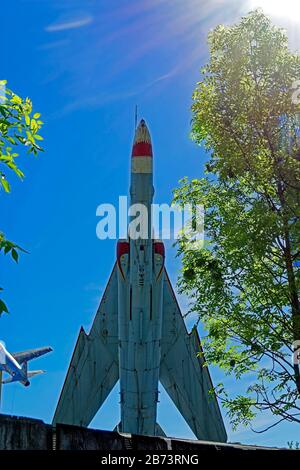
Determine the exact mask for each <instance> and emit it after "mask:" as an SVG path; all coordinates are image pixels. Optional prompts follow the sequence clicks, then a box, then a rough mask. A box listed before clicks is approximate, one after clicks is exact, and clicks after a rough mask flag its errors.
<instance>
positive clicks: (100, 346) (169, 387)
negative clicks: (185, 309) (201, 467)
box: [53, 120, 227, 442]
mask: <svg viewBox="0 0 300 470" xmlns="http://www.w3.org/2000/svg"><path fill="white" fill-rule="evenodd" d="M153 194H154V188H153V153H152V143H151V137H150V133H149V130H148V128H147V125H146V123H145V121H144V120H141V121H140V123H139V125H138V126H137V128H136V131H135V137H134V142H133V147H132V154H131V186H130V204H131V207H133V206H134V205H135V204H142V205H143V207H146V209H147V213H148V217H147V220H146V219H142V221H141V226H143V227H142V228H141V230H140V232H141V236H140V237H137V236H136V234H134V236H133V233H132V232H131V231H130V230H129V233H128V238H127V239H125V240H119V241H118V243H117V250H116V251H117V252H116V262H115V264H114V267H113V270H112V273H111V276H110V278H109V281H108V284H107V287H106V289H105V292H104V295H103V298H102V300H101V302H100V305H99V308H98V311H97V313H96V317H95V319H94V322H93V325H92V327H91V330H90V333H89V334H86V333H85V331H84V330H83V328H81V330H80V333H79V337H78V340H77V343H76V346H75V350H74V352H73V356H72V359H71V363H70V366H69V369H68V372H67V376H66V379H65V382H64V385H63V388H62V391H61V395H60V398H59V401H58V405H57V408H56V412H55V415H54V419H53V423H54V424H56V423H65V424H71V425H78V426H88V425H89V423H90V422H91V420H92V419H93V417H94V416H95V414H96V413H97V411H98V410H99V408H100V407H101V405H102V404H103V402H104V401H105V399H106V398H107V396H108V395H109V393H110V392H111V390H112V388H113V387H114V385H115V384H116V383H117V381H118V380H120V409H121V410H120V411H121V413H120V414H121V421H120V424H119V425H118V426H117V430H118V431H120V432H125V433H131V434H141V435H164V432H163V430H162V429H161V427H160V426H159V425H158V423H157V404H158V402H159V388H158V387H159V381H160V383H161V384H162V386H163V387H164V388H165V390H166V391H167V393H168V394H169V396H170V397H171V399H172V400H173V402H174V403H175V405H176V406H177V408H178V410H179V412H180V413H181V414H182V416H183V417H184V418H185V420H186V422H187V424H188V425H189V426H190V428H191V429H192V431H193V432H194V434H195V436H196V437H197V438H198V439H203V440H214V441H222V442H224V441H226V439H227V436H226V431H225V427H224V424H223V419H222V415H221V413H220V409H219V406H218V402H217V399H216V397H215V396H214V394H213V393H211V392H210V391H211V390H212V388H213V385H212V382H211V378H210V374H209V371H208V368H207V367H204V363H205V360H204V357H203V355H201V354H200V355H199V353H200V352H202V349H201V343H200V339H199V336H198V332H197V329H196V328H193V329H192V331H191V332H190V333H188V331H187V329H186V326H185V322H184V319H183V317H182V314H181V312H180V308H179V305H178V303H177V300H176V296H175V294H174V291H173V289H172V286H171V283H170V280H169V277H168V274H167V271H166V268H165V249H164V244H163V242H162V241H160V240H154V239H152V236H151V234H152V225H153V224H152V220H151V205H152V201H153ZM129 225H130V224H129Z"/></svg>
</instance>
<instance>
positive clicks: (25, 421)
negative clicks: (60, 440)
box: [0, 415, 52, 450]
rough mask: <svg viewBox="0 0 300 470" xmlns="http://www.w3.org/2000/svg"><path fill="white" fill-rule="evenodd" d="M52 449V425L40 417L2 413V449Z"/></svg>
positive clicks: (0, 424) (0, 444) (0, 434)
mask: <svg viewBox="0 0 300 470" xmlns="http://www.w3.org/2000/svg"><path fill="white" fill-rule="evenodd" d="M47 449H52V426H50V425H48V424H45V423H43V421H40V420H38V419H30V418H18V417H16V416H8V415H0V450H47Z"/></svg>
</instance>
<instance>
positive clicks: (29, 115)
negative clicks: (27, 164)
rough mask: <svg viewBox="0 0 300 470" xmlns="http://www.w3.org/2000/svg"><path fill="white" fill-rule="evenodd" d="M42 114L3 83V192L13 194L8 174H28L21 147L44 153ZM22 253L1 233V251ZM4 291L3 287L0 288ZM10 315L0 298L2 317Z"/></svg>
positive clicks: (0, 141)
mask: <svg viewBox="0 0 300 470" xmlns="http://www.w3.org/2000/svg"><path fill="white" fill-rule="evenodd" d="M42 124H43V123H42V121H41V120H40V114H39V113H34V114H33V111H32V102H31V101H30V99H29V98H26V99H22V98H21V97H20V96H18V95H16V94H15V93H14V92H12V91H11V90H9V89H8V88H6V81H5V80H2V81H0V189H2V190H4V191H5V192H7V193H9V192H10V189H11V186H10V182H9V178H8V175H9V174H15V175H16V176H17V177H18V178H21V179H23V178H24V173H23V171H22V170H21V168H20V167H19V166H18V164H17V160H16V159H17V157H18V156H19V153H18V146H20V145H21V146H22V147H26V148H27V153H29V154H33V155H37V154H38V152H40V151H41V150H42V148H41V147H40V145H39V144H38V143H37V142H39V141H41V140H42V139H43V138H42V136H40V135H39V133H38V132H39V130H40V128H41V126H42ZM19 251H24V250H23V249H22V248H21V247H20V246H19V245H17V244H16V243H14V242H12V241H9V240H7V239H6V237H5V235H4V233H3V232H2V231H0V252H2V253H3V254H5V255H7V254H10V255H11V257H12V259H13V260H14V261H16V262H18V258H19V254H18V252H19ZM0 290H1V291H2V288H0ZM3 312H8V308H7V306H6V304H5V303H4V301H3V300H2V299H0V315H1V313H3Z"/></svg>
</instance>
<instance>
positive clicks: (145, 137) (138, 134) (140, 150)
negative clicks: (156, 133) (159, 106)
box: [132, 119, 152, 157]
mask: <svg viewBox="0 0 300 470" xmlns="http://www.w3.org/2000/svg"><path fill="white" fill-rule="evenodd" d="M132 156H133V157H143V156H145V157H152V144H151V136H150V132H149V129H148V127H147V125H146V122H145V120H144V119H142V120H141V121H140V123H139V125H138V126H137V128H136V131H135V136H134V141H133V146H132Z"/></svg>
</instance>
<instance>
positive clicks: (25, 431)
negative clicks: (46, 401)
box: [0, 415, 278, 453]
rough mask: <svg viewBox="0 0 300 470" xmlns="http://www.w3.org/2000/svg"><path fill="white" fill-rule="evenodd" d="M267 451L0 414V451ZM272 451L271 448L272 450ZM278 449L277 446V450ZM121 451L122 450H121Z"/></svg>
mask: <svg viewBox="0 0 300 470" xmlns="http://www.w3.org/2000/svg"><path fill="white" fill-rule="evenodd" d="M250 449H251V450H266V449H268V450H271V448H270V447H269V448H263V447H256V446H243V445H240V444H222V443H215V442H206V441H190V440H181V439H172V438H164V437H150V436H135V435H130V434H120V433H118V432H114V431H99V430H96V429H88V428H82V427H78V426H69V425H66V424H64V425H63V424H57V425H56V427H53V426H52V425H49V424H45V423H44V422H43V421H41V420H38V419H31V418H20V417H17V416H9V415H0V450H98V451H108V450H120V451H123V453H125V452H126V451H127V450H147V451H148V450H149V451H158V452H159V451H167V450H173V451H176V452H179V453H180V452H183V453H184V452H190V451H192V452H195V453H198V452H201V451H204V450H210V451H220V450H221V451H241V450H250ZM272 450H275V449H272ZM277 450H278V449H277ZM124 451H125V452H124Z"/></svg>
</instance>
